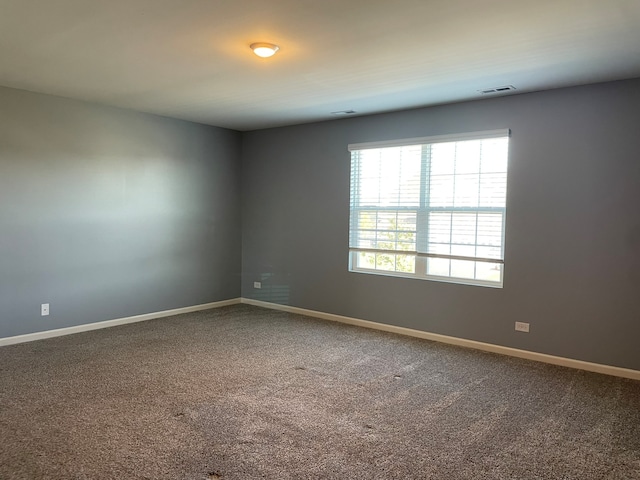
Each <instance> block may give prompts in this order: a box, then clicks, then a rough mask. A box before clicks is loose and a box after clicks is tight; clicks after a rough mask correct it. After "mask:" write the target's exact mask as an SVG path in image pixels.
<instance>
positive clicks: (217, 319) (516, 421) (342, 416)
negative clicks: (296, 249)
mask: <svg viewBox="0 0 640 480" xmlns="http://www.w3.org/2000/svg"><path fill="white" fill-rule="evenodd" d="M0 442H1V444H0V478H1V479H3V480H8V479H30V480H32V479H47V480H52V479H143V478H144V479H204V480H207V479H224V480H231V479H253V478H267V479H304V478H327V479H331V478H335V479H396V478H397V479H414V478H415V479H443V480H446V479H580V480H585V479H640V382H635V381H631V380H624V379H619V378H614V377H608V376H603V375H598V374H592V373H586V372H581V371H577V370H570V369H564V368H560V367H554V366H550V365H544V364H540V363H535V362H529V361H525V360H520V359H514V358H508V357H502V356H498V355H493V354H488V353H482V352H477V351H473V350H467V349H462V348H457V347H452V346H447V345H442V344H437V343H432V342H428V341H424V340H418V339H412V338H407V337H402V336H397V335H393V334H387V333H382V332H376V331H371V330H365V329H359V328H357V327H351V326H346V325H341V324H334V323H331V322H325V321H321V320H315V319H310V318H306V317H302V316H299V315H292V314H287V313H282V312H275V311H270V310H264V309H260V308H256V307H250V306H245V305H237V306H232V307H225V308H221V309H217V310H210V311H206V312H199V313H193V314H186V315H180V316H175V317H170V318H166V319H161V320H154V321H149V322H143V323H138V324H132V325H126V326H121V327H115V328H110V329H105V330H98V331H94V332H87V333H82V334H77V335H71V336H67V337H60V338H54V339H48V340H43V341H38V342H32V343H26V344H21V345H14V346H9V347H3V348H0Z"/></svg>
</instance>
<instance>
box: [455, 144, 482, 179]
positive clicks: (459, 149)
mask: <svg viewBox="0 0 640 480" xmlns="http://www.w3.org/2000/svg"><path fill="white" fill-rule="evenodd" d="M454 145H456V157H455V163H456V170H455V173H456V175H462V174H465V173H478V172H480V148H481V145H482V140H469V141H466V142H456V143H455V144H454Z"/></svg>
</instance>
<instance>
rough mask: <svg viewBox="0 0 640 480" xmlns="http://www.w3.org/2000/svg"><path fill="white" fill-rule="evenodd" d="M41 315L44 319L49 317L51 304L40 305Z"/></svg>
mask: <svg viewBox="0 0 640 480" xmlns="http://www.w3.org/2000/svg"><path fill="white" fill-rule="evenodd" d="M40 315H41V316H43V317H46V316H47V315H49V304H48V303H43V304H42V305H40Z"/></svg>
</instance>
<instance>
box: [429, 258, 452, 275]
mask: <svg viewBox="0 0 640 480" xmlns="http://www.w3.org/2000/svg"><path fill="white" fill-rule="evenodd" d="M450 262H451V260H449V259H447V258H428V259H427V274H428V275H440V276H444V277H448V276H449V264H450Z"/></svg>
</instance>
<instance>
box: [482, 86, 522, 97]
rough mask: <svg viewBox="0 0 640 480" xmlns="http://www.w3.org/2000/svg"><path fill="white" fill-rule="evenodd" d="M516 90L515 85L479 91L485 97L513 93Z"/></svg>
mask: <svg viewBox="0 0 640 480" xmlns="http://www.w3.org/2000/svg"><path fill="white" fill-rule="evenodd" d="M515 89H516V87H514V86H513V85H503V86H502V87H494V88H487V89H485V90H478V91H479V92H480V93H482V94H483V95H486V94H491V93H503V92H511V91H513V90H515Z"/></svg>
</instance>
